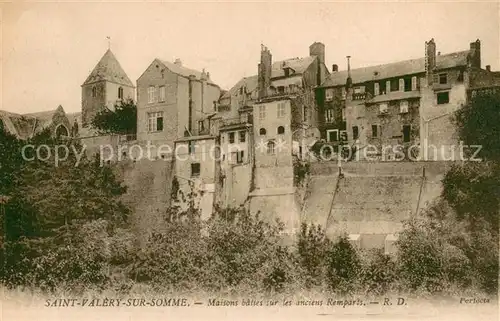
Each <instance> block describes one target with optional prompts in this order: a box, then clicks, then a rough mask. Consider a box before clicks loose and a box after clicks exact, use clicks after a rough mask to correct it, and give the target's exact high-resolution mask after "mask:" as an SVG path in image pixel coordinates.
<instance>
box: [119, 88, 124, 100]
mask: <svg viewBox="0 0 500 321" xmlns="http://www.w3.org/2000/svg"><path fill="white" fill-rule="evenodd" d="M118 99H123V87H118Z"/></svg>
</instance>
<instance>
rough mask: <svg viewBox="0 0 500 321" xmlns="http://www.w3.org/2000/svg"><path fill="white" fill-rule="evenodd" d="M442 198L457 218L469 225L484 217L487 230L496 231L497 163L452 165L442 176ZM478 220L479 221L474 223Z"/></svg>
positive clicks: (499, 169)
mask: <svg viewBox="0 0 500 321" xmlns="http://www.w3.org/2000/svg"><path fill="white" fill-rule="evenodd" d="M443 186H444V188H443V192H442V196H443V198H444V199H445V200H446V201H448V203H449V204H450V205H451V207H452V208H453V210H454V211H455V213H456V215H457V218H458V219H459V220H462V219H465V220H467V221H468V222H469V223H470V225H471V228H474V226H475V225H476V223H477V222H479V221H481V220H485V221H486V222H488V223H489V226H490V229H491V231H496V232H498V228H499V225H498V219H499V209H500V203H499V200H500V199H499V195H500V166H499V164H497V163H493V162H484V163H476V162H468V163H465V164H461V165H455V166H453V167H452V168H451V169H450V170H449V171H448V172H447V173H446V175H445V177H444V179H443ZM478 224H479V223H478Z"/></svg>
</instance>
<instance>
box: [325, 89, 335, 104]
mask: <svg viewBox="0 0 500 321" xmlns="http://www.w3.org/2000/svg"><path fill="white" fill-rule="evenodd" d="M325 100H326V101H332V100H333V88H328V89H326V90H325Z"/></svg>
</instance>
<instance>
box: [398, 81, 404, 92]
mask: <svg viewBox="0 0 500 321" xmlns="http://www.w3.org/2000/svg"><path fill="white" fill-rule="evenodd" d="M399 91H405V80H404V79H403V78H401V79H399Z"/></svg>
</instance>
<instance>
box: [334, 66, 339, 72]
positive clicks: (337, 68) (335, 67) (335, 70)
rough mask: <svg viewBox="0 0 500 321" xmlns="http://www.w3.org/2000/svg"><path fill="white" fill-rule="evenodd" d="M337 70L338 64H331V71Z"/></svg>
mask: <svg viewBox="0 0 500 321" xmlns="http://www.w3.org/2000/svg"><path fill="white" fill-rule="evenodd" d="M337 71H339V65H336V64H333V65H332V72H337Z"/></svg>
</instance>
